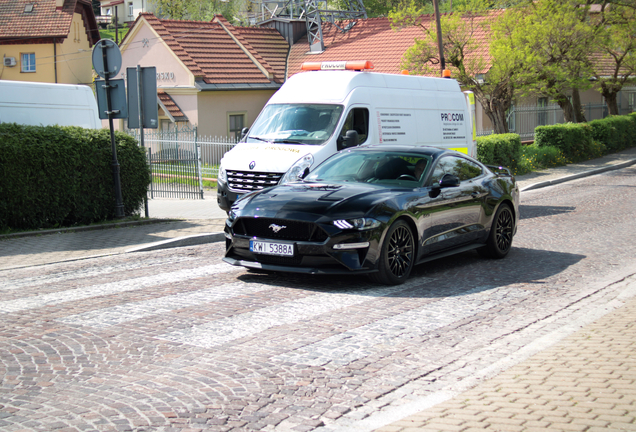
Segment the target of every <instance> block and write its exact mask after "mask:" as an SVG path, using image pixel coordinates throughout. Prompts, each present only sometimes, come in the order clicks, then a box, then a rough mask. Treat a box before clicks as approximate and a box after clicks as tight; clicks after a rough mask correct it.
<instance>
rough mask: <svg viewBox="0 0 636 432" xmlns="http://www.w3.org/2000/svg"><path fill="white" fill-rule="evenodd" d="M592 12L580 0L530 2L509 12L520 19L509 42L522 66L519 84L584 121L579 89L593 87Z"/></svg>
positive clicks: (570, 116) (571, 119)
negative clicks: (589, 14) (590, 16)
mask: <svg viewBox="0 0 636 432" xmlns="http://www.w3.org/2000/svg"><path fill="white" fill-rule="evenodd" d="M588 13H589V7H587V6H586V5H583V4H581V3H580V2H577V1H576V0H560V1H554V0H537V1H529V2H528V3H527V4H524V5H521V6H518V7H516V8H513V9H511V10H509V11H507V15H508V17H509V18H510V19H513V20H515V21H517V25H516V26H515V27H514V29H513V30H514V31H513V32H512V33H511V34H510V35H509V40H508V42H507V43H508V46H509V48H510V52H509V53H510V55H511V56H514V57H515V59H516V61H515V62H516V64H517V65H519V66H520V69H518V72H517V74H516V75H515V86H516V88H519V89H520V91H521V93H522V94H524V95H531V94H532V95H545V96H548V97H549V98H550V99H552V100H554V101H555V102H557V103H558V104H559V106H560V107H561V109H562V110H563V113H564V117H565V120H566V121H568V122H582V121H585V117H584V115H583V109H582V107H581V103H580V97H579V92H580V91H581V90H587V89H589V88H591V87H592V83H591V81H590V77H592V62H591V56H590V53H591V52H592V50H593V47H594V41H595V31H594V28H593V27H592V26H590V25H589V23H588V22H587V19H586V17H587V16H588ZM570 92H571V93H572V99H571V100H570V98H569V97H568V93H570Z"/></svg>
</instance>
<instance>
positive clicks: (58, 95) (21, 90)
mask: <svg viewBox="0 0 636 432" xmlns="http://www.w3.org/2000/svg"><path fill="white" fill-rule="evenodd" d="M0 123H18V124H25V125H33V126H49V125H59V126H80V127H83V128H89V129H101V127H102V122H101V120H100V119H99V112H98V110H97V100H96V99H95V95H94V94H93V90H92V89H91V88H90V87H88V86H85V85H70V84H52V83H38V82H26V81H7V80H0Z"/></svg>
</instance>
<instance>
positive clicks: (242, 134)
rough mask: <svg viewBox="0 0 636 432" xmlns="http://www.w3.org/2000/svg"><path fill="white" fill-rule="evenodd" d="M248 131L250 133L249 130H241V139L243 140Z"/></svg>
mask: <svg viewBox="0 0 636 432" xmlns="http://www.w3.org/2000/svg"><path fill="white" fill-rule="evenodd" d="M249 131H250V128H246V127H244V128H243V129H241V139H243V138H245V136H246V135H247V133H248V132H249Z"/></svg>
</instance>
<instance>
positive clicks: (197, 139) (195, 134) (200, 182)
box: [194, 127, 203, 199]
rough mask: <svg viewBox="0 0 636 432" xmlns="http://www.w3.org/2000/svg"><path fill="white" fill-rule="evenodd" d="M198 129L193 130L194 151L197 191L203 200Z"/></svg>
mask: <svg viewBox="0 0 636 432" xmlns="http://www.w3.org/2000/svg"><path fill="white" fill-rule="evenodd" d="M198 130H199V129H198V128H196V127H195V128H194V149H195V153H196V158H197V176H198V177H199V191H200V193H201V199H203V179H202V178H201V177H202V176H201V148H200V147H199V134H198V133H197V132H198Z"/></svg>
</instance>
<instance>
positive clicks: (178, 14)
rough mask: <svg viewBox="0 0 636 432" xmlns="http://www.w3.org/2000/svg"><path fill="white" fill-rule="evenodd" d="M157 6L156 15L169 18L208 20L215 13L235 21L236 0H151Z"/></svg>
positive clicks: (232, 21)
mask: <svg viewBox="0 0 636 432" xmlns="http://www.w3.org/2000/svg"><path fill="white" fill-rule="evenodd" d="M151 1H152V2H153V3H154V4H155V6H156V7H157V12H156V13H157V15H158V16H160V17H162V18H169V19H176V20H182V19H190V20H193V21H210V20H212V18H213V17H214V15H215V14H222V15H223V16H224V17H225V18H226V19H227V20H228V21H230V22H231V23H236V22H237V19H236V17H235V16H236V14H237V10H238V8H237V1H232V0H229V1H226V0H151Z"/></svg>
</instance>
